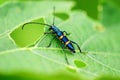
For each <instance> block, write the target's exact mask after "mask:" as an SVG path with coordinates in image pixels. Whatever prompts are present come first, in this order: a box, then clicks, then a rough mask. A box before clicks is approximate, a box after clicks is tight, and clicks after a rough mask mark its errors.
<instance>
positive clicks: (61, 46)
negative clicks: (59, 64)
mask: <svg viewBox="0 0 120 80" xmlns="http://www.w3.org/2000/svg"><path fill="white" fill-rule="evenodd" d="M61 44H62V42H61ZM61 47H62V49H63V51H65V50H64V48H65V46H64V45H63V44H62V46H61ZM63 53H64V56H65V60H66V62H67V64H68V65H69V61H68V58H67V55H66V53H65V52H63Z"/></svg>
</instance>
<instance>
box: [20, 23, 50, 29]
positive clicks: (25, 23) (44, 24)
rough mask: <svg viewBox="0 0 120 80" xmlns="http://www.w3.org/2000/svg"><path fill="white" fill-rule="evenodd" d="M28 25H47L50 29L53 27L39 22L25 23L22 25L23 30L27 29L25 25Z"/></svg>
mask: <svg viewBox="0 0 120 80" xmlns="http://www.w3.org/2000/svg"><path fill="white" fill-rule="evenodd" d="M27 24H41V25H46V26H49V27H50V26H51V25H49V24H44V23H39V22H28V23H25V24H23V25H22V30H23V28H24V27H25V25H27Z"/></svg>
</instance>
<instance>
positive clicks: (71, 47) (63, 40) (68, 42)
mask: <svg viewBox="0 0 120 80" xmlns="http://www.w3.org/2000/svg"><path fill="white" fill-rule="evenodd" d="M59 39H60V40H61V41H62V42H63V43H64V45H65V46H66V47H67V48H68V49H69V50H70V51H72V52H73V53H75V49H74V47H73V45H72V43H71V42H70V41H69V40H68V38H67V37H66V36H64V35H61V36H60V37H59Z"/></svg>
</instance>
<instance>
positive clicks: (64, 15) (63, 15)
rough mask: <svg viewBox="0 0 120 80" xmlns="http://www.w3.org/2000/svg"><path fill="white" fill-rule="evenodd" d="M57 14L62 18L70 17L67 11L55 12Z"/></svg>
mask: <svg viewBox="0 0 120 80" xmlns="http://www.w3.org/2000/svg"><path fill="white" fill-rule="evenodd" d="M55 16H57V17H59V18H60V19H62V20H67V19H68V18H69V15H68V14H67V13H62V12H59V13H55Z"/></svg>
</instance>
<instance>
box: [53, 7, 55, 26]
mask: <svg viewBox="0 0 120 80" xmlns="http://www.w3.org/2000/svg"><path fill="white" fill-rule="evenodd" d="M54 24H55V6H54V7H53V25H54Z"/></svg>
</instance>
